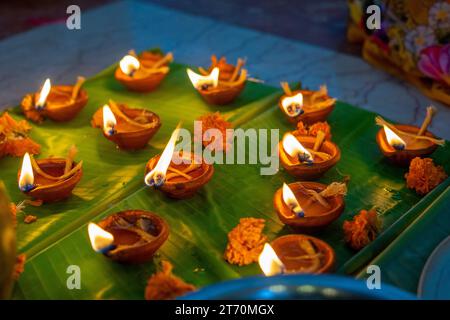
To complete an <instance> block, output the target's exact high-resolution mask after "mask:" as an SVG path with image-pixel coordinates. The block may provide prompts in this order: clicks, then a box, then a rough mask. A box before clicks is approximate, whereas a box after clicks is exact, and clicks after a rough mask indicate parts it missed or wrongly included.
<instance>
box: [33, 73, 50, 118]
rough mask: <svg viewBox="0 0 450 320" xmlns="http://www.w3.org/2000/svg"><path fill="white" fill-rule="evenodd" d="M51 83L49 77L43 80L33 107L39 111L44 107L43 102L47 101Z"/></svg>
mask: <svg viewBox="0 0 450 320" xmlns="http://www.w3.org/2000/svg"><path fill="white" fill-rule="evenodd" d="M51 87H52V86H51V83H50V79H48V78H47V80H45V82H44V85H43V86H42V89H41V92H40V93H39V99H38V101H37V103H36V105H35V108H36V109H37V110H39V111H41V110H42V109H44V108H45V103H46V101H47V97H48V94H49V93H50V89H51Z"/></svg>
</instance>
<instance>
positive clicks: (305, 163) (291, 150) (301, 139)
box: [278, 131, 341, 180]
mask: <svg viewBox="0 0 450 320" xmlns="http://www.w3.org/2000/svg"><path fill="white" fill-rule="evenodd" d="M278 150H279V156H280V161H281V165H282V166H283V167H284V168H285V169H286V171H287V172H288V173H289V174H291V175H293V176H295V177H298V178H300V179H302V180H312V179H317V178H319V177H321V176H322V175H323V174H324V173H325V172H326V171H328V170H329V169H330V168H331V167H333V166H334V165H335V164H336V163H337V162H338V161H339V159H340V157H341V152H340V150H339V148H338V146H337V145H336V144H335V143H333V142H331V141H329V140H325V133H324V132H323V131H319V132H318V134H317V136H316V137H313V136H300V135H297V134H292V133H287V134H285V135H284V137H283V140H282V141H280V143H279V144H278Z"/></svg>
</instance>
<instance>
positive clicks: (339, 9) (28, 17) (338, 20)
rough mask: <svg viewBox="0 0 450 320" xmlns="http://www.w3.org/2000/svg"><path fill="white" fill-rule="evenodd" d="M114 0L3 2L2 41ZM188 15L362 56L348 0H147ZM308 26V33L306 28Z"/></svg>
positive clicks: (142, 0) (0, 11) (1, 12)
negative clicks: (72, 10)
mask: <svg viewBox="0 0 450 320" xmlns="http://www.w3.org/2000/svg"><path fill="white" fill-rule="evenodd" d="M111 2H115V1H112V0H77V1H73V0H58V1H55V0H40V1H35V0H19V1H2V2H1V3H0V39H4V38H6V37H9V36H11V35H14V34H16V33H20V32H23V31H26V30H29V29H32V28H35V27H37V26H41V25H44V24H49V23H53V22H60V21H64V20H65V19H66V17H67V14H66V8H67V6H68V5H70V4H77V5H78V6H80V8H81V10H82V11H84V10H89V9H92V8H95V7H98V6H101V5H104V4H108V3H111ZM141 2H148V3H153V4H157V5H161V6H164V7H168V8H171V9H175V10H179V11H184V12H186V13H190V14H195V15H201V16H206V17H210V18H214V19H217V20H220V21H224V22H227V23H231V24H235V25H238V26H242V27H247V28H252V29H256V30H260V31H263V32H267V33H271V34H275V35H278V36H282V37H286V38H290V39H295V40H300V41H303V42H306V43H311V44H314V45H318V46H321V47H326V48H329V49H332V50H334V51H339V52H343V53H348V54H354V55H358V54H359V53H360V49H359V46H358V45H354V44H349V43H348V42H347V40H346V27H347V18H348V8H347V4H346V1H344V0H320V1H311V0H277V1H272V0H270V1H261V0H141ZM305 30H307V32H304V31H305Z"/></svg>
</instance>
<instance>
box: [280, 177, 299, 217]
mask: <svg viewBox="0 0 450 320" xmlns="http://www.w3.org/2000/svg"><path fill="white" fill-rule="evenodd" d="M283 201H284V203H285V204H286V205H287V206H288V207H289V208H291V210H292V211H294V212H295V214H296V215H297V216H299V217H303V216H304V212H303V209H302V207H301V206H300V204H299V203H298V201H297V198H296V197H295V195H294V193H293V192H292V190H291V188H289V186H288V185H287V184H286V183H283Z"/></svg>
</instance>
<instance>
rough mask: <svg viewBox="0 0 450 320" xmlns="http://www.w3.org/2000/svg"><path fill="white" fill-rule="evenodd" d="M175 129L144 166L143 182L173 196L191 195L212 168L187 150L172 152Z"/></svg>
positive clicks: (202, 184)
mask: <svg viewBox="0 0 450 320" xmlns="http://www.w3.org/2000/svg"><path fill="white" fill-rule="evenodd" d="M178 134H179V128H177V129H175V131H174V132H173V133H172V136H171V137H170V140H169V142H168V144H167V146H166V148H165V149H164V151H163V152H162V154H161V155H157V156H155V157H153V158H151V159H150V160H149V161H148V163H147V165H146V167H145V179H144V180H145V183H146V185H148V186H150V187H155V188H157V189H159V190H161V191H162V192H163V193H165V194H166V195H167V196H169V197H171V198H175V199H184V198H189V197H192V196H193V195H194V194H195V192H196V191H197V190H198V189H200V188H201V187H202V186H204V185H205V184H206V183H208V181H209V180H210V179H211V177H212V175H213V173H214V168H213V166H212V165H210V164H208V163H206V162H205V160H204V159H203V158H202V157H200V156H197V155H195V154H193V153H191V152H179V153H174V150H175V143H176V141H177V139H178Z"/></svg>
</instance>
